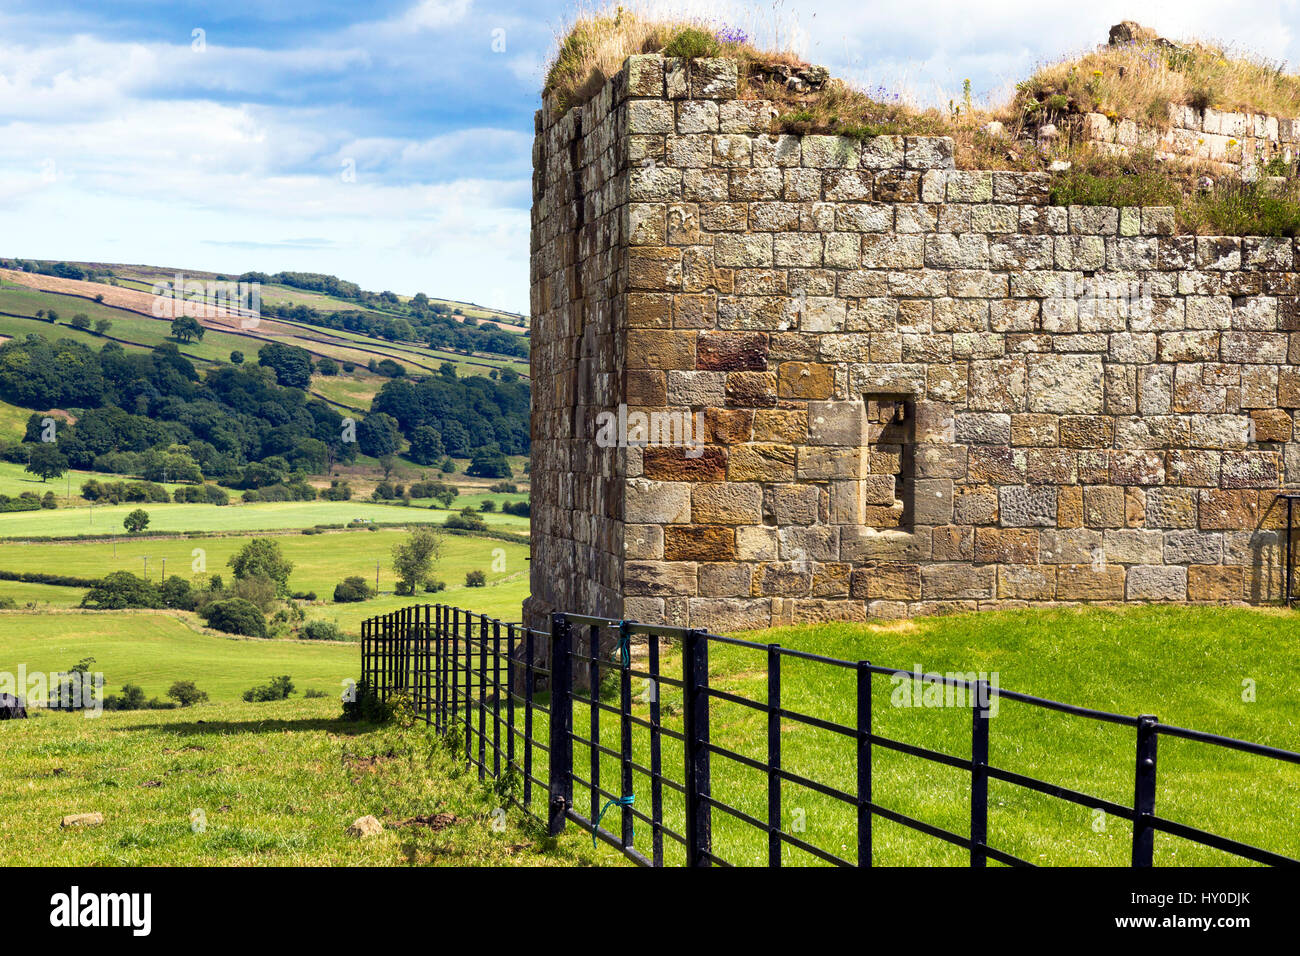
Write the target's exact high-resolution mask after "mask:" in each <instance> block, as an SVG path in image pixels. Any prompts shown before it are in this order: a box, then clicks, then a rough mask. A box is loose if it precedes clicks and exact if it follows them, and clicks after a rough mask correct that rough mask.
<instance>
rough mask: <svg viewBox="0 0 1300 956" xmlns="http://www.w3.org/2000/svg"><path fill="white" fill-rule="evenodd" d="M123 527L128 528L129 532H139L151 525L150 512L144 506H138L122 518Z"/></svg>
mask: <svg viewBox="0 0 1300 956" xmlns="http://www.w3.org/2000/svg"><path fill="white" fill-rule="evenodd" d="M122 527H124V528H126V533H127V534H139V533H140V532H141V531H143V530H144V529H145V528H147V527H149V512H147V511H145V510H144V509H143V508H136V509H135V510H134V511H132V512H131V513H130V514H128V515H127V516H126V517H125V518H123V519H122Z"/></svg>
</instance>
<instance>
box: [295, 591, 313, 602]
mask: <svg viewBox="0 0 1300 956" xmlns="http://www.w3.org/2000/svg"><path fill="white" fill-rule="evenodd" d="M290 597H292V598H293V599H294V600H295V601H314V600H316V592H315V591H294V592H293V594H291V595H290Z"/></svg>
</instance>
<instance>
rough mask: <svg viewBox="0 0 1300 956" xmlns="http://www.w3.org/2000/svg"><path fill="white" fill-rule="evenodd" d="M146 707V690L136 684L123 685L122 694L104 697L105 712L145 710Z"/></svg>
mask: <svg viewBox="0 0 1300 956" xmlns="http://www.w3.org/2000/svg"><path fill="white" fill-rule="evenodd" d="M144 707H145V696H144V689H143V688H141V687H139V686H138V685H136V684H123V685H122V692H121V693H119V694H105V695H104V709H105V710H143V709H144Z"/></svg>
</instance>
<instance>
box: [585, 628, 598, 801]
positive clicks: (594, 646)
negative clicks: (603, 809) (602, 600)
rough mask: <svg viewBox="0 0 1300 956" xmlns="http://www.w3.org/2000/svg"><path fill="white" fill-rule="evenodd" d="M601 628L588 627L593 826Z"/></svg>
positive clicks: (596, 785) (596, 799)
mask: <svg viewBox="0 0 1300 956" xmlns="http://www.w3.org/2000/svg"><path fill="white" fill-rule="evenodd" d="M599 648H600V628H598V627H597V626H596V625H595V624H593V625H591V627H589V628H588V629H587V653H588V654H589V655H590V660H589V661H588V663H587V683H588V685H589V686H588V688H587V694H588V699H589V700H590V702H591V703H590V705H589V706H590V707H591V713H590V717H591V720H590V730H591V748H590V749H591V778H590V779H591V816H590V817H588V818H587V819H589V820H590V821H591V823H592V826H595V824H596V817H597V816H598V815H599V814H600V750H599V749H597V747H598V745H599V744H600V706H599V701H600V652H599Z"/></svg>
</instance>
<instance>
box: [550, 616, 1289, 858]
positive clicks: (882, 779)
mask: <svg viewBox="0 0 1300 956" xmlns="http://www.w3.org/2000/svg"><path fill="white" fill-rule="evenodd" d="M1295 625H1296V617H1295V615H1294V614H1291V613H1282V612H1275V611H1261V610H1248V609H1226V608H1183V609H1179V608H1162V607H1150V608H1133V609H1124V610H1112V609H1100V608H1094V609H1061V610H1032V611H1022V612H1021V611H1018V612H1001V613H988V614H982V615H963V616H959V617H951V618H940V619H930V620H918V621H913V622H905V623H901V624H900V623H896V624H881V625H875V626H870V625H849V624H831V625H823V626H817V627H801V628H786V629H780V630H774V631H768V632H763V633H760V634H757V635H749V636H750V637H752V638H754V639H755V640H758V641H760V642H767V641H771V642H776V643H780V644H782V645H783V646H785V647H789V648H796V649H803V650H808V651H814V652H816V653H819V654H825V655H828V656H832V657H838V658H844V659H848V660H857V659H861V658H866V659H870V660H872V661H873V662H875V663H878V664H883V665H886V666H891V667H892V666H896V667H899V668H902V669H908V670H910V669H912V668H914V667H917V666H920V667H921V668H922V669H924V670H925V671H929V672H951V671H961V672H970V671H986V672H989V673H993V672H996V673H997V675H998V680H999V685H1000V686H1002V687H1004V688H1007V689H1011V690H1019V691H1025V692H1028V693H1031V694H1036V695H1040V696H1045V697H1050V698H1052V699H1055V700H1060V701H1064V702H1068V703H1073V704H1079V705H1084V706H1089V707H1094V708H1100V709H1106V710H1111V711H1116V712H1119V713H1124V714H1130V715H1138V714H1144V713H1150V714H1155V715H1157V716H1158V717H1159V718H1160V719H1161V720H1162V721H1163V722H1165V723H1175V724H1180V725H1182V726H1190V727H1193V728H1195V729H1199V730H1207V731H1211V732H1215V733H1220V734H1226V735H1229V736H1235V737H1240V738H1244V739H1247V740H1254V741H1259V742H1262V743H1266V744H1272V745H1275V746H1280V747H1284V748H1288V749H1292V750H1297V749H1300V697H1298V696H1297V691H1298V690H1300V663H1297V661H1296V660H1295V658H1294V657H1293V656H1292V655H1287V654H1284V653H1283V654H1280V653H1278V651H1279V649H1280V648H1284V647H1287V646H1289V643H1290V641H1291V636H1292V635H1293V634H1294V631H1295ZM642 663H643V661H642ZM680 667H681V664H680V658H679V657H678V656H677V655H676V654H675V652H673V651H671V650H669V651H668V656H667V659H666V663H665V667H664V671H663V672H664V673H665V675H669V676H673V675H675V676H677V677H678V678H680V675H681V669H680ZM709 672H710V682H711V685H712V686H714V687H716V688H720V689H722V690H726V691H729V692H731V693H733V694H739V695H741V696H745V697H748V698H750V699H754V700H758V701H763V700H765V699H766V657H765V652H754V651H749V650H745V649H741V648H735V647H727V646H724V645H717V644H715V645H712V647H711V658H710V662H709ZM1246 681H1251V682H1253V684H1252V685H1250V686H1253V687H1254V689H1255V693H1256V697H1255V699H1254V700H1253V701H1249V702H1248V701H1247V700H1243V687H1244V686H1246V685H1245V684H1244V683H1243V682H1246ZM896 686H897V685H896V684H895V683H892V682H891V680H890V679H889V678H887V677H876V678H874V679H873V685H872V712H873V730H874V732H875V733H877V734H880V735H883V736H885V737H889V738H892V739H894V740H900V741H903V742H905V743H909V744H913V745H917V746H923V747H928V748H931V749H934V750H938V751H941V752H944V753H948V754H952V755H954V756H956V757H959V758H964V759H969V757H970V733H971V731H970V724H971V716H970V710H969V709H968V707H948V708H941V707H939V708H936V707H913V708H905V707H900V706H893V705H892V703H891V698H892V697H893V694H894V691H895V689H896ZM645 691H646V688H645V682H644V681H641V680H636V681H634V682H633V693H634V696H638V697H642V698H643V697H644V695H645ZM782 701H783V704H784V705H785V706H786V707H788V708H791V709H797V710H800V711H802V712H804V713H808V714H811V715H813V716H816V717H820V718H822V719H825V720H831V721H836V722H838V723H841V724H848V725H849V726H852V725H853V723H854V719H855V712H856V711H855V703H854V701H855V683H854V675H853V673H852V671H849V670H840V669H836V668H830V667H827V666H824V665H818V664H813V663H808V662H801V661H797V660H793V659H786V661H785V662H784V665H783V669H782ZM662 707H663V711H664V715H665V717H664V721H665V725H666V726H668V727H671V728H673V729H676V730H678V731H680V730H681V716H680V714H681V709H682V693H681V691H680V690H678V689H677V688H673V687H668V686H664V688H663V690H662ZM634 712H635V713H636V714H637V715H639V716H641V717H642V718H648V715H649V705H648V703H644V702H640V703H638V704H637V705H636V707H635V710H634ZM537 720H538V728H539V729H536V730H535V731H534V733H535V734H536V736H537V739H540V740H543V741H544V740H545V739H546V738H545V733H546V731H545V726H544V722H545V716H544V715H541V714H538V715H537ZM710 723H711V727H712V731H713V742H714V743H715V744H716V745H719V746H722V747H725V748H728V749H731V750H734V751H736V752H737V753H740V754H743V755H746V756H749V757H751V758H754V759H765V758H766V753H767V740H766V717H765V715H763V714H761V713H758V712H756V711H753V710H751V709H748V708H744V707H742V706H740V705H737V704H733V703H728V702H721V701H714V702H713V704H712V706H711V712H710ZM589 725H590V717H589V708H587V707H585V706H583V705H581V704H575V707H574V727H575V728H581V732H582V734H583V735H584V736H585V735H587V733H588V729H589ZM781 736H782V748H783V766H784V767H785V769H787V770H789V771H791V772H794V773H798V774H802V775H804V776H807V777H809V778H811V779H814V780H817V781H819V782H821V783H823V784H826V785H829V786H833V787H838V788H841V789H843V790H846V791H849V792H853V791H854V789H855V782H854V781H855V777H854V773H855V760H854V757H853V751H854V748H853V745H852V744H851V742H850V741H849V740H847V739H846V738H844V737H840V736H838V735H835V734H832V733H830V732H828V731H825V730H821V729H818V728H811V727H808V726H806V725H803V724H800V723H798V722H795V721H793V720H789V719H787V720H785V721H784V722H783V724H782V735H781ZM990 737H991V741H990V763H991V764H992V765H993V766H997V767H1002V768H1004V769H1009V770H1014V771H1016V772H1019V773H1024V774H1027V775H1029V776H1033V777H1037V778H1039V779H1042V780H1046V781H1048V782H1051V783H1055V784H1058V785H1061V786H1065V787H1070V788H1073V789H1076V790H1081V791H1083V792H1086V793H1091V794H1094V795H1096V796H1101V797H1104V798H1107V799H1110V800H1112V801H1115V802H1117V803H1120V804H1124V805H1131V803H1132V800H1133V761H1134V731H1133V730H1132V729H1130V728H1125V727H1120V726H1116V725H1110V724H1100V723H1097V722H1094V721H1087V720H1082V719H1080V718H1077V717H1070V716H1067V715H1062V714H1056V713H1052V712H1048V711H1044V710H1041V709H1037V708H1033V707H1030V706H1028V705H1025V704H1017V703H1014V702H1010V701H1004V702H1002V704H1001V707H1000V709H999V711H998V713H997V715H996V716H994V717H993V719H992V721H991V734H990ZM601 739H602V740H603V742H604V744H605V745H606V746H608V747H610V748H612V749H614V750H615V751H617V750H618V749H619V742H618V725H617V721H616V720H613V719H611V718H609V717H608V716H607V717H606V718H605V720H604V721H603V722H602V728H601ZM633 750H634V754H635V758H636V760H637V762H638V763H641V764H642V766H648V765H649V764H648V760H649V742H648V732H647V731H644V730H643V729H640V728H635V729H634V746H633ZM544 758H545V755H544V754H541V753H538V754H536V755H535V759H537V760H539V761H544ZM573 759H574V766H575V767H578V768H582V771H581V773H580V775H581V776H583V777H586V778H588V779H590V777H589V776H588V774H589V772H590V770H589V768H590V752H589V750H588V749H587V748H586V747H585V746H583V745H581V744H578V743H575V745H574V757H573ZM663 761H664V764H663V765H664V767H665V768H669V770H670V776H672V778H673V779H676V780H681V779H682V777H681V774H682V752H681V748H680V746H679V745H677V744H676V743H675V742H674V741H671V740H670V739H668V738H665V739H664V742H663ZM601 765H602V774H603V776H602V781H603V782H604V783H605V784H606V785H607V786H608V785H609V784H611V783H612V782H614V781H616V780H617V779H618V776H617V774H618V761H617V760H615V759H612V758H609V757H607V756H604V757H602V758H601ZM712 776H713V795H714V797H715V798H717V799H719V800H722V801H724V802H726V803H728V804H731V805H732V806H735V807H738V808H739V809H740V810H742V811H744V812H746V813H749V814H751V815H754V816H756V817H758V818H760V819H763V818H765V816H766V812H767V811H766V807H767V802H766V797H767V779H766V775H765V774H760V773H758V772H755V771H753V770H751V769H749V768H747V767H745V766H743V765H741V764H739V763H736V762H734V761H730V760H727V759H725V758H723V757H721V756H717V755H715V756H714V757H713V774H712ZM634 780H635V786H634V792H635V794H636V797H637V806H642V804H643V803H648V794H649V783H648V781H647V780H646V778H645V777H644V776H642V775H640V774H637V775H636V777H635V778H634ZM1158 784H1159V785H1158V796H1157V801H1156V808H1157V812H1158V813H1159V814H1160V815H1161V816H1165V817H1167V818H1169V819H1173V820H1176V821H1179V822H1182V823H1186V824H1189V825H1191V826H1196V827H1201V828H1204V829H1208V830H1211V831H1214V832H1217V833H1220V834H1222V835H1225V836H1229V837H1233V838H1235V839H1239V840H1243V841H1245V842H1247V843H1253V844H1255V845H1258V846H1264V847H1267V848H1270V849H1273V850H1276V851H1278V852H1282V853H1285V854H1287V855H1290V856H1300V767H1297V766H1294V765H1284V764H1279V763H1278V762H1276V761H1268V760H1263V759H1261V758H1257V757H1252V756H1249V755H1244V754H1236V753H1233V752H1230V751H1225V750H1221V749H1218V748H1210V747H1206V746H1205V745H1201V744H1195V743H1190V742H1185V741H1179V740H1175V739H1173V738H1162V739H1161V741H1160V756H1159V774H1158ZM969 787H970V774H969V771H966V772H962V771H960V770H956V769H952V768H947V767H944V766H941V765H939V764H934V763H931V762H928V761H925V760H922V759H920V758H917V757H914V756H910V755H904V754H899V753H897V752H894V751H890V750H887V749H886V748H884V747H881V746H877V747H875V748H874V750H873V799H874V800H875V801H876V802H877V803H878V804H880V805H882V806H884V807H887V808H889V809H892V810H895V811H897V812H900V813H904V814H907V815H909V816H912V817H915V818H918V819H921V820H923V821H925V822H927V823H930V824H933V825H937V826H940V827H943V828H945V829H948V830H950V831H952V832H955V833H958V834H965V833H967V832H968V827H969V820H970V807H969ZM576 791H577V792H576V793H575V801H576V804H577V806H578V808H579V809H580V810H582V811H583V812H586V810H587V808H588V807H589V802H590V800H589V791H587V790H586V789H585V788H583V787H582V786H581V785H578V786H577V787H576ZM782 792H783V799H784V816H783V826H784V827H785V829H786V830H787V832H794V833H795V835H797V836H798V837H800V838H801V839H803V840H805V841H807V842H810V843H812V844H814V845H816V846H819V847H821V848H823V849H825V850H827V851H829V852H832V853H835V854H837V855H840V856H845V857H848V858H850V859H851V858H853V856H854V853H855V846H856V838H855V835H854V834H855V830H854V826H853V824H854V811H853V810H852V808H850V807H848V806H845V805H843V804H840V803H838V802H836V801H833V800H831V799H830V798H827V797H824V796H822V795H820V794H817V793H815V792H811V791H808V790H805V789H803V788H799V787H796V786H793V785H790V784H785V785H784V786H783V788H782ZM664 807H665V822H666V824H667V825H668V826H669V827H671V828H672V829H674V830H676V831H677V832H679V833H680V832H682V831H681V827H682V825H683V819H682V813H683V811H682V806H681V803H680V800H679V798H678V796H677V795H676V794H675V793H674V792H672V791H671V790H668V789H667V788H665V791H664ZM643 830H644V828H643V827H640V826H638V828H637V836H638V846H641V847H643V848H644V846H645V845H646V844H645V843H644V842H643V834H642V831H643ZM713 833H714V841H715V847H716V848H717V849H718V851H719V852H720V853H721V855H722V856H723V857H724V858H726V859H727V860H729V861H733V862H737V863H747V864H756V865H757V864H762V863H765V862H766V838H765V836H764V835H763V834H761V833H759V832H758V831H755V830H752V829H750V828H749V827H747V826H745V825H743V824H741V823H739V822H737V821H736V820H734V819H732V818H730V817H728V816H727V815H726V814H725V813H722V812H721V811H715V812H714V813H713ZM989 841H990V844H991V845H992V846H995V847H997V848H999V849H1002V850H1004V851H1007V852H1009V853H1012V854H1014V855H1016V856H1018V857H1020V858H1022V859H1025V860H1028V861H1030V862H1032V863H1038V864H1054V865H1108V866H1126V865H1128V858H1129V856H1128V855H1129V852H1130V841H1131V828H1130V826H1129V825H1128V824H1127V823H1126V822H1125V821H1124V820H1122V819H1116V818H1106V817H1104V816H1101V817H1098V816H1097V815H1096V814H1095V813H1094V812H1093V811H1092V810H1089V809H1087V808H1084V807H1079V806H1076V805H1073V804H1069V803H1066V802H1064V801H1061V800H1056V799H1053V798H1050V797H1046V796H1041V795H1037V794H1034V793H1032V792H1030V791H1027V790H1024V789H1021V788H1018V787H1015V786H1012V785H1010V784H1006V783H1001V782H998V781H992V782H991V783H990V784H989ZM665 843H666V844H668V859H669V860H670V861H672V860H674V859H678V858H679V857H680V854H679V853H678V849H679V848H678V847H676V846H675V844H672V843H671V841H667V840H666V841H665ZM967 857H968V854H967V852H966V851H964V850H961V849H959V848H957V847H954V846H951V845H949V844H945V843H942V842H940V841H939V840H937V839H935V838H932V837H928V836H925V835H922V834H920V833H917V832H915V831H912V830H909V829H906V828H904V827H903V826H902V825H900V824H896V823H892V822H889V821H885V820H882V819H877V820H876V823H875V830H874V860H875V862H876V863H877V864H881V865H898V864H902V865H916V866H931V865H964V864H965V863H966V860H967ZM783 860H784V861H785V862H787V863H790V864H811V863H816V862H817V861H816V860H815V858H813V857H812V856H811V855H809V854H807V853H805V852H804V851H801V850H798V849H796V848H793V847H789V846H787V847H786V848H785V850H784V853H783ZM1155 862H1156V865H1158V866H1159V865H1165V866H1169V865H1209V866H1220V865H1238V864H1240V863H1241V862H1242V861H1240V860H1238V859H1237V858H1234V857H1231V856H1230V855H1228V854H1225V853H1222V852H1219V851H1216V850H1210V849H1206V848H1201V847H1197V846H1195V845H1194V844H1191V843H1188V842H1186V841H1183V840H1179V839H1175V838H1171V837H1168V836H1165V835H1163V834H1162V835H1157V837H1156V841H1155Z"/></svg>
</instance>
